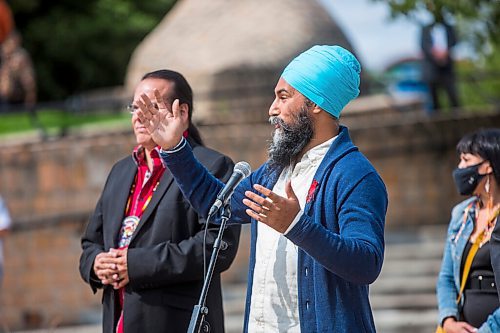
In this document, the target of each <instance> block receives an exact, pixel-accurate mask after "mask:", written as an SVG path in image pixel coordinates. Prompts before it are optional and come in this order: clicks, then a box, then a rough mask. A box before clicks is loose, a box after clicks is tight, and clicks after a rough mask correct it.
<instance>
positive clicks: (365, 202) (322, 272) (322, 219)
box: [162, 127, 387, 333]
mask: <svg viewBox="0 0 500 333" xmlns="http://www.w3.org/2000/svg"><path fill="white" fill-rule="evenodd" d="M162 158H163V159H164V161H165V163H166V165H167V166H168V168H169V169H170V171H171V172H172V174H173V176H174V178H175V180H176V181H177V183H178V184H179V187H180V188H181V190H182V192H183V193H184V195H185V196H186V198H187V199H188V200H189V201H190V202H191V204H192V206H193V207H194V208H195V210H196V211H197V212H198V213H199V214H200V215H203V216H206V215H207V214H208V210H209V208H210V206H211V204H212V203H213V202H214V201H215V199H216V196H217V193H218V192H219V190H220V189H221V188H222V187H223V185H224V184H223V183H222V182H220V181H219V180H217V179H216V178H214V177H213V176H212V175H210V173H209V172H207V171H206V170H205V168H204V167H203V166H202V165H201V164H200V163H199V162H198V161H196V159H195V158H194V156H193V154H192V151H191V149H190V147H189V145H186V146H185V147H184V148H182V149H180V150H178V151H176V152H173V153H167V154H165V153H163V154H162ZM278 176H279V173H278V172H272V171H270V169H269V168H268V165H267V163H266V164H264V165H262V166H261V167H260V168H259V169H257V170H256V171H255V172H253V173H252V174H251V175H250V176H249V177H247V178H246V179H245V180H243V181H242V182H241V183H240V185H239V186H238V187H237V188H236V190H235V192H234V194H233V196H232V198H231V210H232V217H231V220H230V222H231V223H249V222H251V223H252V226H251V230H252V235H251V255H250V262H249V272H248V289H247V301H246V311H245V324H244V331H245V332H247V328H248V314H249V310H250V299H251V294H252V282H253V272H254V267H255V252H256V249H255V245H256V241H257V236H258V235H257V221H255V220H252V219H251V218H250V217H249V216H248V215H247V214H246V213H245V209H246V208H247V207H246V206H245V205H244V204H243V203H242V199H243V198H244V196H245V195H244V192H245V191H246V190H252V186H253V184H261V185H263V186H265V187H267V188H271V189H272V188H273V186H274V184H275V183H276V181H277V179H278ZM314 179H315V180H316V181H317V183H318V185H317V186H316V188H315V191H312V189H311V190H310V192H309V194H310V195H309V199H308V200H307V203H306V206H305V207H304V214H303V215H302V217H301V218H300V220H299V221H298V223H297V224H296V225H295V226H294V227H293V228H292V229H291V230H290V231H289V232H288V234H287V235H286V237H287V238H288V239H289V240H291V241H292V242H293V243H295V244H296V245H297V246H298V247H299V251H298V263H297V271H298V289H299V290H298V295H299V316H300V326H301V331H302V332H336V333H341V332H346V333H347V332H349V333H352V332H356V333H361V332H375V325H374V322H373V316H372V313H371V308H370V302H369V300H368V285H369V284H370V283H372V282H374V281H375V279H376V278H377V276H378V275H379V273H380V270H381V268H382V262H383V259H384V224H385V214H386V210H387V192H386V189H385V186H384V183H383V181H382V179H381V178H380V176H379V175H378V174H377V172H376V171H375V169H374V168H373V166H372V165H371V164H370V162H369V161H368V160H367V159H366V158H365V157H364V156H363V155H362V154H361V153H360V152H359V150H358V148H357V147H356V146H354V144H353V143H352V141H351V139H350V137H349V133H348V130H347V128H346V127H341V128H340V133H339V136H338V137H337V139H335V140H334V141H333V143H332V146H331V147H330V149H329V151H328V152H327V154H326V156H325V158H324V159H323V162H322V163H321V164H320V166H319V168H318V170H317V172H316V174H315V176H314Z"/></svg>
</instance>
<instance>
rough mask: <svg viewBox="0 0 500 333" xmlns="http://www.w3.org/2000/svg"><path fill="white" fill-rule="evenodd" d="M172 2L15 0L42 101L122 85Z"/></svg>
mask: <svg viewBox="0 0 500 333" xmlns="http://www.w3.org/2000/svg"><path fill="white" fill-rule="evenodd" d="M175 2H176V0H155V1H137V0H85V1H74V0H16V1H13V2H12V3H11V8H12V11H13V13H14V18H15V21H16V26H17V28H18V30H19V31H20V32H21V34H22V36H23V45H24V47H25V48H26V49H27V50H28V52H29V53H30V54H31V56H32V58H33V62H34V65H35V71H36V74H37V82H38V89H39V96H40V99H42V100H49V99H64V98H66V97H68V96H69V95H71V94H74V93H78V92H82V91H85V90H90V89H95V88H100V87H109V86H116V85H121V84H122V83H123V80H124V77H125V71H126V67H127V64H128V62H129V59H130V56H131V54H132V52H133V50H134V49H135V47H136V46H137V44H138V43H139V42H140V41H141V40H142V39H143V38H144V37H145V36H146V34H147V33H148V32H150V31H151V30H152V29H153V28H154V27H155V26H156V25H157V24H158V23H159V22H160V20H161V19H162V18H163V17H164V16H165V14H166V13H167V12H168V11H169V10H170V9H171V8H172V6H173V5H174V4H175Z"/></svg>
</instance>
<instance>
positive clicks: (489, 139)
mask: <svg viewBox="0 0 500 333" xmlns="http://www.w3.org/2000/svg"><path fill="white" fill-rule="evenodd" d="M457 152H458V154H474V155H479V156H481V157H482V158H484V159H485V160H487V161H489V162H490V165H491V167H492V169H493V175H494V176H495V180H496V182H497V184H498V185H500V128H485V129H480V130H478V131H475V132H472V133H469V134H467V135H465V136H464V137H463V138H462V139H460V141H459V142H458V144H457Z"/></svg>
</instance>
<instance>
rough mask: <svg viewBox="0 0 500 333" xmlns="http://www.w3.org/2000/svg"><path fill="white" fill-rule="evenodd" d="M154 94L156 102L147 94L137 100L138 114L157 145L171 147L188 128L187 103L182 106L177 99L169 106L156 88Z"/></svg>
mask: <svg viewBox="0 0 500 333" xmlns="http://www.w3.org/2000/svg"><path fill="white" fill-rule="evenodd" d="M154 94H155V101H154V102H153V101H151V99H150V98H149V97H148V96H147V95H146V94H142V95H141V100H139V101H137V106H138V107H139V109H138V110H137V116H138V117H139V120H140V121H141V123H142V124H143V125H144V127H145V128H146V130H147V131H148V132H149V134H150V135H151V138H152V139H153V141H154V142H155V143H156V144H157V145H160V146H161V147H162V148H163V149H171V148H173V147H174V146H175V145H176V144H178V143H179V141H180V140H181V138H182V133H183V132H184V130H186V129H187V128H188V124H189V120H188V110H187V109H186V107H187V105H183V106H182V107H181V105H180V103H179V100H178V99H176V100H175V101H174V102H173V104H172V107H171V108H169V105H168V104H167V101H166V99H165V98H163V97H162V96H161V94H160V92H159V91H158V90H156V89H155V90H154Z"/></svg>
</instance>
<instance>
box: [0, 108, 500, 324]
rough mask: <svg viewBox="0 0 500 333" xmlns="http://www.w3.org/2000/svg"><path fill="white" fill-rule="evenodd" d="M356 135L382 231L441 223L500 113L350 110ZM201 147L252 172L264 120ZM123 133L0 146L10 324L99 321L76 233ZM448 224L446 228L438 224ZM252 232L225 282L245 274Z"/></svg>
mask: <svg viewBox="0 0 500 333" xmlns="http://www.w3.org/2000/svg"><path fill="white" fill-rule="evenodd" d="M343 122H344V123H346V124H347V125H349V127H350V129H351V135H352V138H353V140H354V142H355V144H357V145H358V146H359V147H360V149H361V151H362V152H363V153H364V154H365V155H366V156H367V157H368V158H369V159H370V160H371V162H372V163H373V164H374V166H375V167H376V168H377V170H378V171H379V172H380V174H381V176H382V178H383V179H384V181H385V183H386V185H387V189H388V192H389V198H390V204H389V211H388V214H387V227H388V228H397V227H404V226H410V225H416V224H434V223H443V224H445V223H447V221H448V216H449V212H450V208H451V207H452V206H453V205H454V204H455V203H456V202H458V201H459V200H460V199H461V198H460V197H459V196H458V195H457V194H456V193H455V189H454V186H453V183H452V179H451V171H452V169H453V168H454V167H455V166H456V163H457V156H456V154H455V151H454V149H455V148H454V147H455V144H456V142H457V141H458V139H459V138H460V137H461V136H462V135H463V134H465V133H466V132H469V131H472V130H475V129H477V128H479V127H484V126H489V127H491V126H496V127H500V115H499V114H498V113H485V114H482V115H480V116H479V115H462V116H457V117H446V116H443V117H435V118H433V119H427V118H425V117H423V116H422V115H418V114H417V115H415V114H412V113H399V114H390V113H389V114H386V113H380V114H370V115H359V116H346V117H345V119H343ZM200 129H201V132H202V134H203V135H204V138H205V140H206V142H207V144H208V145H209V146H211V147H213V148H215V149H217V150H220V151H222V152H224V153H226V154H228V155H229V156H231V157H232V158H233V160H234V161H235V162H237V161H240V160H246V161H248V162H249V163H250V164H251V165H252V167H253V168H254V169H255V168H257V167H258V165H260V164H261V163H262V162H263V161H264V160H265V159H266V150H265V147H266V141H267V140H268V138H269V137H270V133H271V130H272V129H271V127H270V126H269V125H268V124H265V123H257V124H246V125H245V124H239V125H224V126H222V125H218V126H216V125H213V126H201V127H200ZM133 144H134V140H133V134H132V132H131V131H130V130H128V129H123V130H117V131H114V132H109V133H102V131H101V133H99V132H98V133H94V134H92V133H88V132H87V133H86V134H82V133H80V134H73V135H70V136H69V137H66V138H64V139H61V140H53V141H48V142H43V143H42V142H38V141H32V142H24V143H21V142H19V141H18V140H16V142H15V143H8V142H2V143H0V147H1V149H0V193H2V195H3V196H4V197H5V199H6V201H7V204H8V206H9V208H10V210H11V213H12V217H13V219H14V228H13V230H12V233H11V234H10V235H9V237H8V238H7V240H6V242H5V257H6V265H5V272H6V275H5V280H4V285H3V289H2V291H3V295H2V296H3V297H2V304H1V309H0V314H1V317H3V319H4V320H5V322H6V323H7V324H8V325H9V326H10V327H11V328H23V327H28V326H32V327H49V326H55V325H60V324H65V323H83V322H89V321H92V320H96V318H95V316H96V313H98V311H99V308H100V296H99V295H96V296H94V295H92V293H91V291H90V288H88V286H87V285H85V284H84V283H83V282H82V280H81V278H80V276H79V273H78V258H79V255H80V244H79V240H80V236H81V234H82V231H83V228H84V227H85V224H86V221H87V218H88V216H89V214H90V213H91V211H92V209H93V207H94V205H95V203H96V201H97V198H98V196H99V193H100V191H101V189H102V187H103V185H104V182H105V180H106V176H107V174H108V172H109V170H110V168H111V166H112V164H113V163H114V162H115V161H117V160H118V159H120V158H121V157H123V156H125V155H127V154H129V153H130V150H131V147H132V146H133ZM443 227H444V226H443ZM248 249H249V246H248V229H246V232H245V233H244V235H243V239H242V242H241V244H240V249H239V253H238V258H237V260H236V262H235V264H234V265H233V267H232V268H231V269H230V270H229V271H228V272H227V273H225V275H224V279H225V281H228V282H230V281H234V280H240V281H241V280H244V279H245V278H246V262H247V258H248V251H249V250H248Z"/></svg>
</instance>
